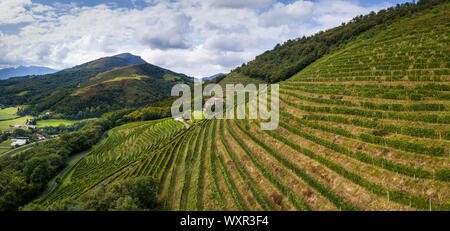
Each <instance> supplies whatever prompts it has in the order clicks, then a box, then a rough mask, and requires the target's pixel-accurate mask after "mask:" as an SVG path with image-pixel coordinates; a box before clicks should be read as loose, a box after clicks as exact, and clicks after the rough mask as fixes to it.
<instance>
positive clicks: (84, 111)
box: [0, 53, 191, 119]
mask: <svg viewBox="0 0 450 231" xmlns="http://www.w3.org/2000/svg"><path fill="white" fill-rule="evenodd" d="M181 82H182V83H190V82H191V79H190V78H189V77H187V76H186V75H183V74H178V73H175V72H172V71H169V70H166V69H163V68H160V67H157V66H154V65H151V64H147V63H146V62H145V61H144V60H142V59H141V58H140V57H138V56H133V55H131V54H128V53H125V54H120V55H116V56H112V57H105V58H101V59H98V60H94V61H91V62H88V63H85V64H82V65H79V66H75V67H73V68H70V69H66V70H63V71H60V72H57V73H55V74H50V75H44V76H36V77H27V78H13V79H10V80H5V81H0V93H1V94H0V95H1V96H0V104H3V105H8V106H15V105H23V104H27V105H31V106H30V107H28V108H27V109H26V110H24V111H22V112H21V113H22V114H31V115H38V114H40V113H42V112H46V111H52V112H54V113H58V114H62V115H63V116H64V117H66V118H70V119H81V118H87V117H98V116H100V115H101V114H103V113H105V112H108V111H113V110H119V109H122V108H130V107H140V106H145V105H149V104H151V103H154V102H157V101H160V100H163V99H165V98H166V97H168V96H169V94H170V89H171V87H172V86H173V85H174V84H176V83H181Z"/></svg>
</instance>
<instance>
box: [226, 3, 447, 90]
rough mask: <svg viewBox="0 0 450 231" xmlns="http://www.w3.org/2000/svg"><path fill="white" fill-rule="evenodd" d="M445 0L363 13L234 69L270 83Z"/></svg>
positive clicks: (277, 48)
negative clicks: (369, 33) (372, 31)
mask: <svg viewBox="0 0 450 231" xmlns="http://www.w3.org/2000/svg"><path fill="white" fill-rule="evenodd" d="M443 2H446V0H420V1H419V2H418V3H417V4H415V3H404V4H401V5H397V6H396V7H391V8H388V9H386V10H381V11H379V12H378V13H375V12H371V13H370V14H368V15H365V16H362V15H361V16H358V17H356V18H354V19H353V20H351V21H350V22H349V23H343V24H342V25H341V26H339V27H336V28H333V29H330V30H328V31H325V32H319V33H317V34H315V35H313V36H310V37H302V38H298V39H295V40H288V41H287V42H285V43H284V44H283V45H280V44H277V45H276V46H275V48H274V49H273V50H271V51H266V52H265V53H263V54H261V55H259V56H257V57H256V59H255V60H254V61H251V62H249V63H247V64H243V65H242V66H241V67H238V68H236V69H235V70H234V71H235V72H238V73H242V74H244V75H247V76H249V77H252V78H258V79H262V80H265V81H267V82H271V83H273V82H278V81H282V80H285V79H287V78H289V77H291V76H292V75H294V74H296V73H297V72H299V71H301V70H302V69H304V68H305V67H307V66H308V65H309V64H311V63H313V62H314V61H316V60H318V59H320V58H321V57H323V56H324V55H325V54H328V53H330V52H332V51H334V50H336V49H337V48H339V47H340V46H342V45H344V44H345V43H347V42H348V41H350V40H351V39H352V38H355V37H357V36H359V35H360V34H362V33H363V32H365V31H368V30H370V29H372V28H374V27H375V26H377V25H381V24H384V23H389V22H392V21H393V20H395V19H397V18H399V17H405V16H409V15H412V14H413V13H416V12H419V11H422V10H424V9H429V8H431V7H433V6H434V5H437V4H440V3H443Z"/></svg>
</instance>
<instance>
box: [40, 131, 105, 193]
mask: <svg viewBox="0 0 450 231" xmlns="http://www.w3.org/2000/svg"><path fill="white" fill-rule="evenodd" d="M106 137H107V132H105V134H104V135H103V137H102V139H101V140H100V142H98V144H97V147H99V146H101V145H102V144H103V142H104V141H105V139H106ZM92 151H93V149H91V150H88V151H85V152H81V153H79V154H76V155H74V156H72V157H70V158H69V159H68V160H67V161H66V163H67V164H69V163H70V162H72V160H75V159H77V160H75V161H73V162H72V163H70V164H69V165H68V166H67V167H66V168H64V170H62V171H61V172H60V173H59V174H58V176H56V177H55V178H54V179H53V181H52V184H51V185H50V188H49V189H48V190H47V192H46V195H48V194H50V193H51V192H53V190H55V188H56V186H58V182H56V180H57V179H58V178H60V179H62V177H63V176H64V175H65V174H66V173H67V172H68V171H69V170H70V169H72V167H73V166H75V164H76V163H78V161H80V160H81V159H83V158H84V157H85V156H87V155H89V154H90V153H91V152H92Z"/></svg>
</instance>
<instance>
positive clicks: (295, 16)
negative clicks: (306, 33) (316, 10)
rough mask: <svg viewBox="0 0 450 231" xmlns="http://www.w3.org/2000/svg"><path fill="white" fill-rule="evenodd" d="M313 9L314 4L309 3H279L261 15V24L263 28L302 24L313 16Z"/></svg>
mask: <svg viewBox="0 0 450 231" xmlns="http://www.w3.org/2000/svg"><path fill="white" fill-rule="evenodd" d="M313 7H314V3H313V2H309V1H297V2H293V3H291V4H287V5H285V4H283V3H280V2H279V3H276V4H275V5H274V6H273V8H272V9H270V10H269V11H267V12H266V13H263V14H262V15H261V17H260V24H261V25H262V26H281V25H288V24H292V23H296V24H300V23H301V22H302V21H303V20H304V19H306V18H308V17H309V16H311V14H312V13H313V12H312V8H313Z"/></svg>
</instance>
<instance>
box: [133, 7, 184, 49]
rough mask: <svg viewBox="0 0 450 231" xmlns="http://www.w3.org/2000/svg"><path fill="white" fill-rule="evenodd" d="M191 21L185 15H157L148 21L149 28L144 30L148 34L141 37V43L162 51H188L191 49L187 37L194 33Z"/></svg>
mask: <svg viewBox="0 0 450 231" xmlns="http://www.w3.org/2000/svg"><path fill="white" fill-rule="evenodd" d="M191 20H192V18H191V17H190V16H188V15H186V14H184V13H175V14H168V15H167V14H166V15H157V17H153V18H151V19H147V25H148V26H147V28H145V29H144V30H145V31H146V32H145V33H144V34H142V35H141V39H140V42H141V43H142V44H144V45H147V46H149V47H150V48H154V49H160V50H167V49H172V48H175V49H187V48H189V47H190V45H189V41H188V40H187V36H188V34H189V33H190V32H191V31H192V28H191V26H190V22H191Z"/></svg>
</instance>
